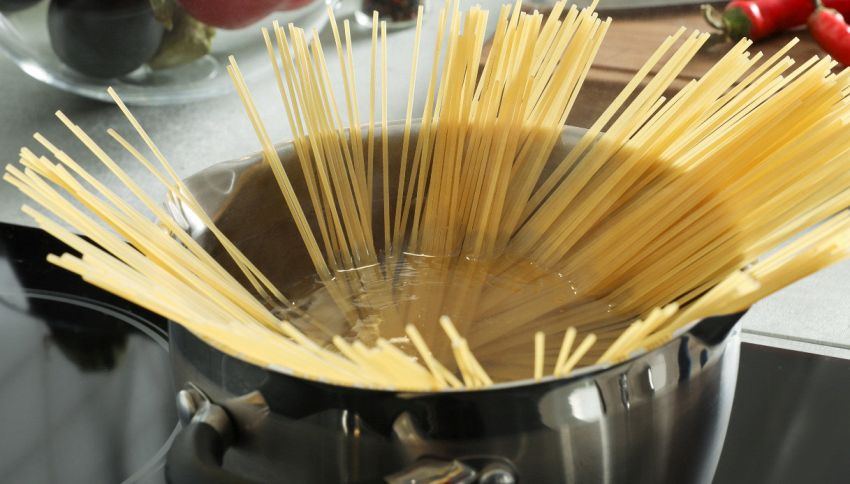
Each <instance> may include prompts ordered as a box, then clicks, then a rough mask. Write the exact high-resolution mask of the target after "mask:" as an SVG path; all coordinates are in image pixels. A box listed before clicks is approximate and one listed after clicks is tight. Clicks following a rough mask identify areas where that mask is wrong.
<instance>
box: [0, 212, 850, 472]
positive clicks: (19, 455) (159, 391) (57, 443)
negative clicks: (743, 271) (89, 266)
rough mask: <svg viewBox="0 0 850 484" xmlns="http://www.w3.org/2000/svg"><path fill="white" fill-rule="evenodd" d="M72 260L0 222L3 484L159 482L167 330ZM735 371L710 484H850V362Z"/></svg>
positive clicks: (760, 354) (167, 421)
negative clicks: (54, 257)
mask: <svg viewBox="0 0 850 484" xmlns="http://www.w3.org/2000/svg"><path fill="white" fill-rule="evenodd" d="M64 250H65V249H64V248H63V246H62V245H61V244H60V243H58V242H56V241H54V240H53V239H51V238H50V237H48V236H46V235H44V234H43V233H42V232H40V231H38V230H35V229H30V228H25V227H19V226H13V225H8V224H2V223H0V432H2V439H0V482H10V483H13V482H14V483H41V482H46V483H63V484H64V483H69V484H70V483H87V484H88V483H117V482H123V481H129V482H145V483H161V482H164V477H163V472H162V468H163V465H164V462H165V460H164V453H165V452H166V451H167V448H168V444H169V443H170V439H171V437H172V436H173V433H174V430H175V425H176V422H177V417H176V412H175V406H174V399H173V394H174V390H173V388H172V382H171V376H170V372H169V366H168V365H169V361H168V354H167V343H166V341H167V334H166V332H165V321H164V320H163V319H162V318H160V317H158V316H156V315H154V314H152V313H150V312H148V311H145V310H142V309H140V308H138V307H136V306H133V305H131V304H129V303H126V302H124V301H123V300H121V299H119V298H116V297H113V296H111V295H109V294H106V293H104V292H102V291H100V290H98V289H96V288H93V287H91V286H88V285H87V284H85V283H83V282H82V281H81V280H80V279H79V278H78V277H76V276H74V275H73V274H68V273H66V272H65V271H63V270H60V269H58V268H55V267H53V266H51V265H50V264H48V263H47V262H46V261H45V260H44V258H45V256H46V254H48V253H62V252H63V251H64ZM740 368H741V369H740V374H739V377H738V387H737V393H736V396H735V403H734V407H733V411H732V419H731V423H730V426H729V431H728V434H727V438H726V443H725V446H724V448H723V454H722V457H721V461H720V465H719V467H718V470H717V475H716V478H715V482H716V483H718V484H726V483H741V484H743V483H747V484H754V483H794V484H798V483H846V482H850V477H848V476H850V361H847V360H841V359H836V358H829V357H824V356H817V355H811V354H807V353H800V352H794V351H788V350H781V349H775V348H770V347H765V346H758V345H751V344H744V345H743V348H742V352H741V366H740ZM677 484H679V483H677Z"/></svg>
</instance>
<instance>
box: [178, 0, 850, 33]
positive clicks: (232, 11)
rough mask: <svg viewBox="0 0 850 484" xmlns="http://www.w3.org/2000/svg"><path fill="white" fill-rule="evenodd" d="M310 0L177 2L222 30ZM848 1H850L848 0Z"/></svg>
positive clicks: (186, 0)
mask: <svg viewBox="0 0 850 484" xmlns="http://www.w3.org/2000/svg"><path fill="white" fill-rule="evenodd" d="M310 1H311V0H178V3H180V5H181V6H182V7H183V9H184V10H186V13H188V14H189V15H191V16H192V17H194V18H196V19H198V20H200V21H201V22H203V23H205V24H207V25H210V26H213V27H219V28H222V29H238V28H241V27H245V26H247V25H251V24H252V23H254V22H256V21H258V20H260V19H262V18H263V17H265V16H266V15H269V14H270V13H272V12H275V11H283V10H294V9H296V8H299V7H303V6H304V5H307V4H308V3H310ZM848 1H850V0H848Z"/></svg>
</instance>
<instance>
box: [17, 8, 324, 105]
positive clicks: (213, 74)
mask: <svg viewBox="0 0 850 484" xmlns="http://www.w3.org/2000/svg"><path fill="white" fill-rule="evenodd" d="M3 1H4V0H0V10H2V3H3ZM55 1H57V0H41V1H39V2H38V3H36V4H35V5H33V6H31V7H29V8H24V9H21V10H17V11H11V12H9V11H6V12H3V11H0V51H2V52H5V54H6V55H7V56H8V57H10V58H11V59H12V60H13V61H14V62H15V64H17V65H18V67H20V68H21V70H23V71H24V72H26V73H27V74H29V75H30V76H32V77H33V78H35V79H38V80H39V81H41V82H44V83H46V84H49V85H51V86H54V87H58V88H59V89H63V90H65V91H69V92H72V93H75V94H79V95H81V96H85V97H88V98H92V99H99V100H104V101H109V100H110V98H109V95H108V94H107V93H106V88H107V87H108V86H112V87H114V88H115V89H116V90H117V91H118V92H119V94H120V95H121V98H122V99H123V100H124V101H125V102H126V103H127V104H134V105H162V104H178V103H186V102H191V101H198V100H201V99H206V98H210V97H213V96H218V95H221V94H224V93H226V92H229V91H230V90H231V89H232V84H231V81H230V77H229V76H228V74H227V70H226V65H227V56H229V55H235V56H236V58H237V60H238V62H239V68H240V69H241V70H242V72H243V74H244V75H245V77H246V78H249V79H250V78H253V77H256V76H260V75H262V74H263V73H264V72H267V71H268V70H270V68H271V65H270V63H269V61H268V57H267V54H266V50H265V47H264V44H263V40H262V36H261V34H260V28H261V27H271V22H272V21H273V20H278V21H279V22H280V23H281V25H286V24H288V23H289V22H292V23H294V24H296V25H298V26H299V27H301V28H303V29H305V30H308V31H309V30H311V29H314V28H315V29H317V30H318V29H321V28H322V27H324V25H325V23H326V22H327V14H326V9H327V7H328V6H334V5H335V4H336V0H311V1H310V3H308V4H306V5H304V6H303V7H300V8H298V9H295V10H288V11H281V12H273V13H272V14H270V15H269V16H268V17H266V18H265V19H262V20H259V21H258V22H256V23H254V24H252V25H250V26H247V27H244V28H240V29H236V30H225V29H217V30H216V33H215V36H214V37H213V39H212V49H211V51H210V52H209V53H208V54H207V55H205V56H203V57H201V58H199V59H196V60H194V61H192V62H190V63H187V64H183V65H179V66H176V67H169V68H166V69H161V70H154V69H151V68H150V67H148V66H147V64H145V65H143V66H141V67H139V68H137V69H136V70H134V71H132V72H130V73H129V74H125V75H122V76H120V77H117V78H110V79H104V78H95V77H90V76H87V75H84V74H81V73H79V72H77V71H75V70H74V69H72V68H71V67H69V66H68V65H66V64H65V63H63V62H62V60H60V58H59V57H58V56H57V54H56V52H54V49H53V48H52V46H51V42H50V36H49V31H48V25H47V13H48V6H49V5H50V3H51V2H55ZM234 1H236V0H234ZM11 3H12V4H14V3H15V2H14V1H13V2H11Z"/></svg>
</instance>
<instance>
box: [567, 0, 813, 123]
mask: <svg viewBox="0 0 850 484" xmlns="http://www.w3.org/2000/svg"><path fill="white" fill-rule="evenodd" d="M606 15H608V16H610V17H612V18H613V23H612V25H611V28H610V29H609V30H608V33H607V35H606V36H605V40H604V41H603V43H602V47H601V48H600V49H599V53H598V54H597V56H596V60H595V62H594V64H593V67H592V68H591V70H590V72H589V73H588V76H587V80H586V81H585V84H584V87H583V88H582V91H581V93H580V94H579V97H578V99H577V100H576V104H575V106H574V107H573V110H572V112H571V113H570V117H569V119H568V120H567V123H568V124H571V125H574V126H582V127H587V126H590V125H591V124H592V123H593V121H594V120H595V119H596V118H597V117H598V116H599V114H601V113H602V111H603V110H604V109H605V108H606V107H607V106H608V105H609V104H610V103H611V101H613V99H614V98H615V97H616V96H617V94H618V93H619V92H620V90H621V89H622V88H623V86H625V85H626V83H627V82H628V81H629V80H630V79H631V78H632V76H633V75H634V74H635V72H637V71H638V69H640V67H641V66H642V65H643V63H644V61H645V60H646V59H647V58H648V57H649V56H650V55H651V54H652V52H653V51H654V50H655V48H656V47H658V45H659V44H660V43H661V42H663V41H664V39H665V38H666V37H667V36H668V35H670V34H672V33H674V32H675V31H676V30H677V29H678V28H679V27H682V26H684V27H687V28H688V29H698V30H701V31H706V32H710V31H712V29H711V27H710V26H708V25H707V24H706V23H705V20H704V19H703V18H702V13H701V11H700V9H699V6H696V5H694V6H680V7H665V8H651V9H643V10H630V11H625V10H623V11H611V12H604V11H603V12H600V17H603V18H604V17H605V16H606ZM794 37H799V38H800V43H799V44H797V46H795V47H794V48H793V49H792V50H791V53H790V54H789V55H791V56H792V57H794V58H795V59H796V60H797V62H798V63H799V62H801V61H803V60H805V59H808V58H810V57H812V56H813V55H821V56H822V55H824V54H823V52H822V51H821V49H820V48H819V47H818V46H817V44H815V42H814V41H813V40H812V39H811V37H810V36H809V35H808V33H807V32H806V31H805V30H804V29H798V30H795V31H793V32H786V33H782V34H780V35H777V36H775V37H772V38H770V39H766V40H762V41H760V42H758V43H756V44H754V45H753V46H752V47H750V51H751V52H757V51H762V52H763V53H764V54H765V57H767V56H769V55H770V54H772V53H774V52H776V51H777V50H778V49H779V48H780V47H782V46H783V45H785V44H786V43H787V42H788V41H790V40H791V39H793V38H794ZM732 45H733V43H732V42H730V41H725V40H724V39H722V38H721V37H720V36H717V37H716V38H714V37H713V38H712V39H711V40H710V41H709V42H708V43H707V44H706V45H705V46H703V48H702V49H701V51H700V52H699V53H698V54H697V55H696V57H695V58H694V59H693V60H692V61H691V63H690V64H689V65H688V66H687V67H686V68H685V69H684V71H683V72H682V74H681V75H680V76H679V78H678V79H677V80H676V82H674V83H673V85H672V86H671V88H672V89H671V91H672V92H670V93H668V96H669V95H670V94H672V93H674V92H675V91H676V90H678V89H679V88H681V87H682V86H683V85H685V83H687V82H688V81H690V80H691V79H693V78H695V77H699V76H701V75H702V74H704V73H705V72H706V71H707V70H708V69H709V68H710V67H711V66H712V65H714V63H715V62H717V60H718V59H720V57H722V56H723V55H724V54H725V53H726V51H727V50H728V49H729V48H730V47H731V46H732Z"/></svg>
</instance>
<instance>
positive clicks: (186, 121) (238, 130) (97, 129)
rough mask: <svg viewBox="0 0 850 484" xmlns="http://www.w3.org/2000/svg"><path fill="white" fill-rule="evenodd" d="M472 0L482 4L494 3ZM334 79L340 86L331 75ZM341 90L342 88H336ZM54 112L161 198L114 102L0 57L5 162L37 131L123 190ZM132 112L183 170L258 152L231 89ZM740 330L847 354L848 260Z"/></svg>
mask: <svg viewBox="0 0 850 484" xmlns="http://www.w3.org/2000/svg"><path fill="white" fill-rule="evenodd" d="M480 3H482V4H483V5H484V6H485V7H487V6H492V5H498V4H499V3H501V2H493V1H487V2H480ZM435 10H436V9H432V10H431V12H430V13H429V14H427V15H426V18H425V20H424V30H423V41H422V49H423V56H422V58H421V60H420V69H419V76H418V82H417V86H416V91H417V98H418V99H419V103H417V104H416V105H415V110H414V113H416V112H417V110H421V102H422V98H423V97H424V91H425V87H426V82H427V78H426V75H427V74H428V72H429V71H430V59H431V57H432V55H431V51H432V50H433V38H434V36H435V33H434V30H435V29H434V26H435V25H436V22H437V19H436V15H435ZM328 34H329V32H328V31H325V32H323V35H322V37H323V40H324V41H325V45H328V42H327V41H328V40H329V39H330V37H329V35H328ZM368 37H369V36H368V34H365V35H358V36H356V40H355V48H354V56H355V58H356V59H364V62H368V60H367V59H369V51H370V48H369V38H368ZM389 39H390V42H391V43H390V49H389V55H390V59H391V62H390V68H389V78H390V80H391V82H390V86H389V88H390V89H389V99H390V107H389V119H401V118H403V117H404V113H405V108H406V106H405V103H404V102H398V100H402V99H405V98H406V95H407V82H408V72H409V66H410V64H409V63H410V59H409V53H410V50H411V45H412V39H413V32H412V31H411V30H406V31H400V32H393V33H390V34H389ZM260 41H261V38H260V37H259V34H258V42H260ZM325 54H326V55H327V57H328V65H329V66H337V65H338V64H335V62H336V57H335V51H334V49H332V48H328V47H326V49H325ZM368 76H369V74H368V68H366V69H361V70H360V71H359V73H358V80H357V82H358V87H359V96H360V106H361V111H363V113H364V115H363V121H365V120H366V115H365V113H366V111H365V110H364V109H363V106H366V105H368V81H369V77H368ZM396 81H397V82H396ZM335 82H336V83H337V84H341V80H340V79H338V78H337V79H335ZM250 87H251V88H252V92H253V93H254V96H255V101H256V103H257V105H258V107H259V110H260V112H261V115H263V118H264V119H265V120H266V123H267V125H268V127H269V130H270V133H271V134H272V137H273V139H276V140H285V139H288V138H289V137H290V132H289V129H288V126H287V125H286V123H285V121H284V115H283V111H282V109H281V108H280V102H279V97H278V94H277V91H276V87H275V84H274V81H273V79H272V78H271V77H268V78H265V79H261V80H260V81H258V82H254V83H252V84H251V86H250ZM339 88H341V86H337V89H339ZM57 109H61V110H62V111H63V112H65V114H67V115H68V116H69V117H70V118H71V119H72V120H73V121H74V122H75V123H76V124H78V125H80V126H81V127H83V129H85V130H86V131H87V132H88V133H89V134H90V135H91V136H92V137H93V138H94V139H95V140H96V141H98V142H102V143H103V145H104V146H105V147H108V148H107V150H108V151H109V152H110V154H112V155H113V156H114V158H115V159H116V161H118V162H119V163H120V164H121V165H122V166H123V167H124V168H125V169H126V170H127V171H128V172H129V173H130V174H131V175H132V176H134V177H136V178H139V179H142V180H146V182H144V183H142V185H143V186H144V187H146V188H148V189H149V190H150V192H151V193H152V194H153V195H154V197H155V198H158V199H163V197H164V193H163V191H162V190H161V189H159V187H156V186H155V184H154V183H153V182H152V181H151V180H150V179H148V178H147V177H144V176H143V174H142V172H141V170H140V169H139V166H138V164H137V163H134V162H133V161H132V160H131V158H130V156H129V155H126V154H124V153H122V151H123V150H122V149H121V148H120V147H118V146H117V145H116V144H115V143H114V142H112V141H111V138H109V137H108V136H107V135H106V132H105V131H106V129H107V128H108V127H113V128H115V129H116V130H118V131H119V132H121V133H122V134H125V135H127V136H129V135H130V134H131V129H132V128H131V127H130V126H129V125H128V124H127V123H126V122H125V120H124V118H123V116H122V115H121V113H120V112H119V111H118V109H117V108H116V107H114V106H112V105H109V104H104V103H101V102H97V101H90V100H87V99H83V98H80V97H77V96H75V95H71V94H68V93H65V92H62V91H59V90H56V89H54V88H52V87H50V86H47V85H44V84H42V83H40V82H37V81H35V80H33V79H31V78H30V77H29V76H27V75H26V74H24V73H23V72H21V71H20V70H18V68H17V67H16V66H15V65H14V64H13V63H12V62H11V61H9V60H7V59H5V58H2V57H0V159H2V160H3V161H4V162H5V163H11V162H16V160H17V153H18V150H19V148H20V147H21V146H22V145H28V146H31V147H35V145H36V143H35V142H34V141H33V140H32V138H31V135H32V133H33V132H35V131H39V132H41V133H42V134H43V135H45V136H46V137H47V138H48V139H50V140H51V141H53V142H54V143H55V144H57V145H58V146H59V147H60V148H61V149H63V150H65V151H66V152H68V153H69V154H70V155H71V156H73V157H75V158H76V159H77V161H78V162H80V163H81V164H83V165H84V166H85V167H86V168H87V169H89V170H91V171H92V172H93V173H94V174H95V175H96V176H98V177H99V178H101V179H104V180H109V182H110V183H109V185H110V186H111V187H115V188H116V191H118V192H119V193H126V192H125V191H124V190H120V189H118V188H117V187H118V183H117V180H114V179H112V178H111V177H110V176H108V174H107V172H106V170H105V168H102V166H101V165H100V164H99V163H97V162H96V160H94V159H93V157H91V156H90V155H88V156H87V155H86V150H85V148H84V147H83V146H82V145H81V144H80V143H79V142H77V141H76V140H75V139H74V137H73V136H72V135H71V134H70V133H69V132H68V131H67V130H66V129H65V127H64V126H63V125H62V124H61V123H60V122H59V121H58V120H57V119H56V118H55V117H54V116H53V112H54V111H55V110H57ZM133 112H134V113H135V115H136V116H137V117H138V118H139V120H140V121H141V122H142V124H143V125H144V126H145V127H146V129H147V130H148V131H149V132H150V133H151V135H152V137H153V138H154V140H155V141H156V142H157V143H158V144H159V146H160V148H161V149H162V150H163V152H164V153H165V155H166V156H167V157H168V158H169V160H170V161H171V162H172V163H173V164H174V166H175V168H176V169H177V171H178V173H179V174H180V175H181V176H188V175H191V174H192V173H194V172H196V171H198V170H200V169H202V168H204V167H206V166H209V165H210V164H213V163H215V162H218V161H222V160H228V159H233V158H237V157H240V156H242V155H245V154H247V153H251V152H255V151H257V150H258V149H259V144H258V142H257V140H256V138H255V135H254V133H253V130H252V129H251V126H250V124H249V122H248V121H247V119H246V117H245V116H244V113H243V110H242V106H241V104H240V102H239V99H238V97H237V96H236V95H235V93H234V94H231V95H228V96H225V97H221V98H217V99H213V100H208V101H203V102H200V103H196V104H188V105H178V106H167V107H136V108H133ZM116 148H117V149H116ZM0 200H2V204H0V221H4V222H11V223H18V224H27V225H29V224H30V222H29V220H28V219H27V218H26V217H25V216H24V215H23V214H22V213H20V205H21V204H22V203H23V202H24V199H23V197H22V196H21V195H20V194H19V193H18V192H17V191H16V190H15V189H14V188H13V187H11V186H10V185H8V184H6V183H0ZM744 329H745V332H746V333H748V334H746V335H745V339H748V340H750V341H754V342H761V343H768V344H776V345H778V346H786V347H791V348H797V349H801V350H805V351H815V352H820V353H828V354H833V355H837V356H845V357H846V356H847V355H848V354H850V351H848V348H850V262H845V263H842V264H838V265H836V266H834V267H831V268H829V269H827V270H825V271H822V272H821V273H819V274H816V275H815V276H813V277H810V278H808V279H806V280H803V281H800V282H798V283H797V284H795V285H793V286H791V287H789V288H786V289H785V290H783V291H780V292H779V293H778V294H775V295H774V296H772V297H770V298H768V299H766V300H765V301H762V302H761V303H759V304H757V305H756V306H755V307H753V308H752V309H751V310H750V312H749V313H748V314H747V315H746V316H745V319H744ZM777 336H778V337H780V339H779V340H777V339H776V337H777ZM830 345H831V346H830Z"/></svg>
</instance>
